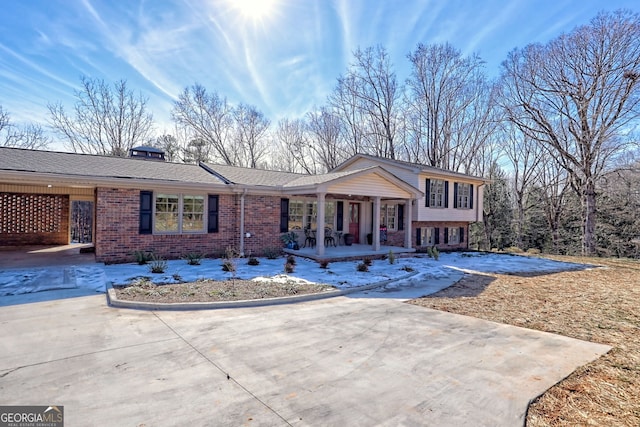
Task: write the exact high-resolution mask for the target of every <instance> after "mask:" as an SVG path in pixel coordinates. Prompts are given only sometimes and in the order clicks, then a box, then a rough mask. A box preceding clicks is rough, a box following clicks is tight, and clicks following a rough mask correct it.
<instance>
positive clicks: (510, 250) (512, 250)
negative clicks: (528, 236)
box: [505, 246, 524, 254]
mask: <svg viewBox="0 0 640 427" xmlns="http://www.w3.org/2000/svg"><path fill="white" fill-rule="evenodd" d="M505 252H507V253H509V254H521V253H522V252H524V251H523V250H522V249H520V248H519V247H517V246H509V247H508V248H506V249H505Z"/></svg>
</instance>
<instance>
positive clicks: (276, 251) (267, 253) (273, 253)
mask: <svg viewBox="0 0 640 427" xmlns="http://www.w3.org/2000/svg"><path fill="white" fill-rule="evenodd" d="M263 253H264V257H265V258H267V259H277V258H278V257H279V256H280V248H265V249H264V251H263Z"/></svg>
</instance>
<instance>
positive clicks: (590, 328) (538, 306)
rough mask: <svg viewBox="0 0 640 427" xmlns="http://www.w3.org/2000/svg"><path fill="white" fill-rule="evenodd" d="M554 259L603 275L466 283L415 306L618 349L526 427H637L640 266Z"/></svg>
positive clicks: (491, 277) (538, 404) (535, 406)
mask: <svg viewBox="0 0 640 427" xmlns="http://www.w3.org/2000/svg"><path fill="white" fill-rule="evenodd" d="M553 259H557V260H560V261H568V262H577V263H588V264H593V265H597V266H599V267H597V268H593V269H588V270H581V271H568V272H562V273H553V274H540V275H531V274H523V275H518V274H509V275H504V274H482V275H476V274H473V275H466V276H465V278H463V279H462V280H461V281H460V282H458V283H456V284H455V285H453V286H451V287H449V288H447V289H444V290H442V291H440V292H438V293H436V294H433V295H430V296H428V297H424V298H420V299H417V300H413V301H412V303H413V304H417V305H420V306H424V307H429V308H434V309H437V310H444V311H448V312H452V313H459V314H464V315H468V316H474V317H478V318H482V319H487V320H492V321H495V322H500V323H506V324H510V325H515V326H521V327H525V328H530V329H537V330H540V331H546V332H552V333H555V334H561V335H565V336H568V337H573V338H578V339H581V340H586V341H592V342H597V343H602V344H607V345H610V346H612V347H613V348H612V350H611V351H610V352H609V353H608V354H606V355H604V356H602V357H601V358H599V359H597V360H595V361H594V362H592V363H590V364H588V365H586V366H584V367H582V368H579V369H578V370H577V371H576V372H574V373H573V374H572V375H570V376H569V377H568V378H566V379H565V380H564V381H562V382H560V383H559V384H557V385H556V386H554V387H552V388H551V389H549V390H548V391H547V392H546V393H544V394H543V395H542V396H540V397H539V398H538V399H537V400H535V401H534V402H533V403H532V404H531V406H530V408H529V412H528V416H527V425H528V426H566V425H571V426H594V425H598V426H636V427H637V426H639V425H640V339H638V336H639V334H640V277H639V276H640V262H638V261H634V260H618V259H601V258H581V257H553Z"/></svg>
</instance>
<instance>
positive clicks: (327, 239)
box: [324, 227, 337, 247]
mask: <svg viewBox="0 0 640 427" xmlns="http://www.w3.org/2000/svg"><path fill="white" fill-rule="evenodd" d="M324 245H325V246H330V245H333V246H334V247H335V246H337V245H336V239H335V238H334V237H333V230H332V229H330V228H329V227H327V228H325V229H324Z"/></svg>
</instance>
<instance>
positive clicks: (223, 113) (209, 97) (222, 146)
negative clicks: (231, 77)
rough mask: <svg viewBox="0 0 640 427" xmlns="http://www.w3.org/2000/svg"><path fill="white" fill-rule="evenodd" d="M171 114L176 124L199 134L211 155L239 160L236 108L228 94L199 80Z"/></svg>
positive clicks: (197, 135)
mask: <svg viewBox="0 0 640 427" xmlns="http://www.w3.org/2000/svg"><path fill="white" fill-rule="evenodd" d="M171 116H172V117H173V120H174V121H175V122H176V124H178V125H180V126H183V127H185V128H187V129H188V130H189V131H190V132H191V133H192V134H193V136H194V137H195V138H201V139H202V140H204V141H205V142H206V143H207V153H206V156H207V158H210V159H211V160H215V161H222V162H224V163H225V164H227V165H235V164H236V153H237V151H238V147H236V146H234V139H233V137H234V135H233V133H234V118H233V109H232V108H231V106H230V105H229V104H228V103H227V100H226V98H222V97H220V96H219V95H218V94H217V93H216V92H213V93H207V90H206V89H205V88H204V87H203V86H201V85H199V84H195V85H193V86H191V87H187V88H185V89H184V91H183V92H182V93H181V94H180V96H179V97H178V100H177V101H176V102H175V103H174V105H173V109H172V111H171Z"/></svg>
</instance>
